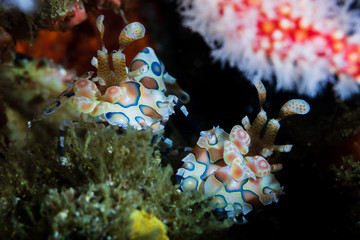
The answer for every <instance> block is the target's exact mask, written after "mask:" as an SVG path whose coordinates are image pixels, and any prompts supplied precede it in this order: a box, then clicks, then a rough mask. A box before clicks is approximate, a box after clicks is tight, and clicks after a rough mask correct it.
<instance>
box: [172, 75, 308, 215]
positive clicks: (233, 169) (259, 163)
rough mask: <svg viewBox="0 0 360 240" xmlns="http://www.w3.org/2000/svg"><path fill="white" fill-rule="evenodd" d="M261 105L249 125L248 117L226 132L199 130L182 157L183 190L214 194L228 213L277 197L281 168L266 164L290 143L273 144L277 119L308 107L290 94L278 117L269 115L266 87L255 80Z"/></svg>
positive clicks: (179, 175)
mask: <svg viewBox="0 0 360 240" xmlns="http://www.w3.org/2000/svg"><path fill="white" fill-rule="evenodd" d="M255 86H256V89H257V91H258V96H259V102H260V107H261V110H260V112H259V114H258V115H257V117H256V118H255V120H254V122H253V123H252V124H250V121H249V118H248V117H247V116H246V117H244V118H243V119H242V125H243V126H240V125H235V126H234V127H233V128H232V129H231V132H230V134H228V133H226V132H225V131H224V130H223V129H221V128H219V127H216V128H213V129H212V130H209V131H203V132H201V136H200V138H199V140H198V141H197V144H196V145H195V147H194V148H193V150H192V152H191V153H189V154H188V155H187V156H186V157H185V158H184V159H183V160H182V161H183V162H184V164H183V166H182V167H181V168H179V169H178V171H177V178H178V179H179V182H180V186H181V188H182V190H184V191H201V192H203V193H204V194H206V195H210V196H213V200H212V203H213V205H214V208H215V209H217V210H219V211H225V212H226V213H227V215H228V216H229V217H233V216H237V215H239V214H240V213H242V214H247V213H248V212H250V211H251V210H252V209H253V208H254V207H257V206H261V205H268V204H271V203H273V202H277V201H278V199H279V196H280V195H281V194H282V193H283V190H282V187H281V186H280V184H279V182H278V181H277V180H276V178H275V175H274V174H273V172H276V171H278V170H280V169H282V165H281V164H279V163H275V164H270V163H269V162H268V160H269V157H270V156H271V155H272V153H273V151H279V152H289V151H290V150H291V148H292V145H274V141H275V138H276V135H277V132H278V131H279V128H280V123H279V121H280V120H281V119H283V118H285V117H288V116H291V115H294V114H306V113H308V112H309V110H310V106H309V105H308V103H307V102H306V101H304V100H302V99H292V100H290V101H288V102H287V103H285V104H284V105H283V106H282V108H281V109H280V113H279V117H278V118H277V119H271V120H269V121H268V120H267V116H266V112H265V111H264V110H263V104H264V103H265V99H266V90H265V87H264V85H263V84H262V82H257V83H256V85H255Z"/></svg>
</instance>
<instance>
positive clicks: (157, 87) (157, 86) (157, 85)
mask: <svg viewBox="0 0 360 240" xmlns="http://www.w3.org/2000/svg"><path fill="white" fill-rule="evenodd" d="M145 77H146V76H145ZM149 78H151V79H153V80H154V82H155V83H156V87H155V88H151V89H155V90H158V89H159V84H158V82H157V81H156V80H155V78H152V77H149ZM141 80H143V78H141V79H140V81H139V82H141ZM141 84H142V85H144V84H143V83H141ZM144 87H145V86H144ZM145 88H146V87H145Z"/></svg>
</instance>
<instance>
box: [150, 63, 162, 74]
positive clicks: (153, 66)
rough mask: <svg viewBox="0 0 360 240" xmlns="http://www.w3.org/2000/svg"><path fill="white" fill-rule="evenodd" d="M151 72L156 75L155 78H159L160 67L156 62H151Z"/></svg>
mask: <svg viewBox="0 0 360 240" xmlns="http://www.w3.org/2000/svg"><path fill="white" fill-rule="evenodd" d="M151 71H152V72H153V73H154V74H155V75H156V76H161V73H162V70H161V66H160V64H159V63H158V62H153V63H152V64H151Z"/></svg>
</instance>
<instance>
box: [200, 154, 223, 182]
mask: <svg viewBox="0 0 360 240" xmlns="http://www.w3.org/2000/svg"><path fill="white" fill-rule="evenodd" d="M206 155H207V163H202V162H199V161H196V162H197V163H200V164H203V165H205V171H204V173H203V174H201V176H200V179H201V180H203V181H204V179H205V178H206V174H207V172H208V165H216V163H218V162H219V161H221V160H222V159H223V158H220V159H218V160H217V161H215V162H214V163H212V162H211V161H210V153H209V151H208V150H206Z"/></svg>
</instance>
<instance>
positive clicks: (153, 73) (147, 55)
mask: <svg viewBox="0 0 360 240" xmlns="http://www.w3.org/2000/svg"><path fill="white" fill-rule="evenodd" d="M103 20H104V16H103V15H100V16H99V17H98V18H97V22H96V25H97V28H98V30H99V32H100V37H101V42H102V50H98V52H97V57H94V58H93V59H92V61H91V64H92V65H93V66H94V67H96V69H97V75H96V76H95V77H94V76H93V72H89V73H87V74H85V75H83V76H81V77H80V78H79V79H76V80H75V81H74V83H73V84H72V86H70V87H69V88H68V89H67V90H65V91H64V92H63V93H62V94H60V96H59V97H58V98H57V99H56V102H55V103H54V104H53V105H52V106H50V107H49V108H48V109H46V110H45V111H44V113H46V114H50V113H52V112H54V111H56V110H57V109H58V108H60V107H61V106H62V105H64V104H65V103H66V102H67V101H69V102H71V103H72V105H73V106H74V107H75V108H76V109H77V110H78V111H80V112H81V113H86V114H89V115H90V116H94V117H100V118H101V119H102V120H105V121H107V122H108V123H109V124H111V125H118V126H122V127H126V126H127V125H130V126H132V127H134V128H137V129H141V128H144V127H151V128H152V129H153V130H158V129H161V128H162V127H163V124H164V123H165V122H166V121H167V120H168V118H169V116H170V115H171V114H172V113H174V106H175V104H176V103H177V101H178V97H177V96H175V95H168V96H166V95H165V91H166V88H167V87H168V88H169V89H170V92H171V90H172V93H174V94H176V95H178V96H179V97H180V101H181V102H182V103H187V102H188V101H189V96H188V95H187V93H186V92H184V91H183V90H182V89H181V88H180V87H179V85H177V83H176V80H175V79H174V78H173V77H172V76H170V75H169V74H168V73H167V72H166V70H165V67H164V65H163V64H162V63H161V61H160V60H159V59H158V58H157V56H156V55H155V52H154V50H153V49H152V48H150V47H146V48H144V49H143V50H141V51H140V53H139V54H138V55H137V56H136V57H135V58H134V59H133V61H132V62H131V64H130V67H129V68H127V66H126V61H125V55H124V54H123V53H122V51H123V50H124V49H125V48H126V47H127V46H128V45H130V44H131V43H132V42H134V41H135V40H137V39H140V38H142V37H144V35H145V28H144V26H143V25H142V24H141V23H138V22H134V23H131V24H129V25H127V26H126V27H125V28H124V29H123V30H122V31H121V33H120V36H119V50H117V51H114V52H113V53H111V54H110V57H111V60H112V61H109V54H108V51H107V49H106V48H105V46H104V41H103V37H104V25H103ZM182 108H184V106H183V107H182ZM183 112H186V109H183Z"/></svg>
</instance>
